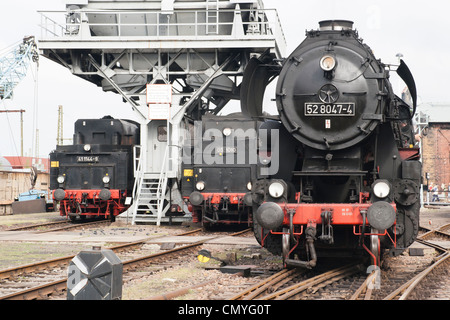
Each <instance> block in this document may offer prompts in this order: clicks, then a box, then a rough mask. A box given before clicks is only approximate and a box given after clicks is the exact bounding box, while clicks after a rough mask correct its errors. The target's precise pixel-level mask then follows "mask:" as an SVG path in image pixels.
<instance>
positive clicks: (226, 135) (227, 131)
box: [222, 128, 231, 137]
mask: <svg viewBox="0 0 450 320" xmlns="http://www.w3.org/2000/svg"><path fill="white" fill-rule="evenodd" d="M222 133H223V135H224V136H225V137H228V136H229V135H230V134H231V128H225V129H223V131H222Z"/></svg>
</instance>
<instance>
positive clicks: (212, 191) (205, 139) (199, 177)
mask: <svg viewBox="0 0 450 320" xmlns="http://www.w3.org/2000/svg"><path fill="white" fill-rule="evenodd" d="M259 125H260V121H258V120H253V119H251V118H250V117H246V116H243V115H242V114H240V113H236V114H230V115H227V116H216V115H210V114H206V115H204V116H203V117H202V120H201V121H197V122H196V123H195V128H194V136H193V138H194V139H193V140H192V142H193V143H189V144H188V145H186V146H184V157H185V161H183V177H182V192H183V197H184V199H185V201H186V202H188V203H189V205H188V208H189V209H190V210H191V212H192V221H193V222H201V224H202V226H203V228H204V229H211V228H212V227H213V226H217V225H225V224H226V225H235V226H238V225H246V226H251V225H252V220H253V216H252V198H251V193H250V190H251V189H252V181H253V180H255V179H256V177H257V176H256V168H257V161H258V154H257V153H258V145H257V133H258V129H259Z"/></svg>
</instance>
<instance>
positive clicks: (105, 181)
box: [102, 176, 110, 183]
mask: <svg viewBox="0 0 450 320" xmlns="http://www.w3.org/2000/svg"><path fill="white" fill-rule="evenodd" d="M102 180H103V183H109V181H110V178H109V176H104V177H103V179H102Z"/></svg>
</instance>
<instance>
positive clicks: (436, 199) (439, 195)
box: [423, 191, 450, 206]
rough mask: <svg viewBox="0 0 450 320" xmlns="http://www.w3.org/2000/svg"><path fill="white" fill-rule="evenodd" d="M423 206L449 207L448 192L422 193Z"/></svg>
mask: <svg viewBox="0 0 450 320" xmlns="http://www.w3.org/2000/svg"><path fill="white" fill-rule="evenodd" d="M423 202H424V204H426V205H445V206H448V205H450V191H438V192H434V191H424V199H423Z"/></svg>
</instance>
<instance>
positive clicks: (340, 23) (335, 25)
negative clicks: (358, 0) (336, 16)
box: [319, 20, 353, 31]
mask: <svg viewBox="0 0 450 320" xmlns="http://www.w3.org/2000/svg"><path fill="white" fill-rule="evenodd" d="M319 27H320V28H319V30H320V31H341V30H352V28H353V21H349V20H323V21H319Z"/></svg>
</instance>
